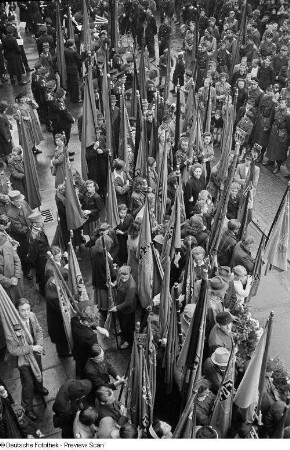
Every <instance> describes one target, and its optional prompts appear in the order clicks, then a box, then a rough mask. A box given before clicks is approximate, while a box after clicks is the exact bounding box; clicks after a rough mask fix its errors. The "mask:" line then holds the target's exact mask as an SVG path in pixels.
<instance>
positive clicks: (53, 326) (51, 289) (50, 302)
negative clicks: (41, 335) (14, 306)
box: [45, 276, 71, 358]
mask: <svg viewBox="0 0 290 450" xmlns="http://www.w3.org/2000/svg"><path fill="white" fill-rule="evenodd" d="M45 303H46V319H47V330H48V335H49V337H50V340H51V342H53V343H54V344H55V347H56V352H57V355H58V357H59V358H66V357H69V356H71V355H70V351H69V347H68V343H67V338H66V333H65V329H64V323H63V317H62V312H61V309H60V304H59V298H58V293H57V288H56V285H55V279H54V277H53V276H51V277H49V278H48V280H47V282H46V285H45Z"/></svg>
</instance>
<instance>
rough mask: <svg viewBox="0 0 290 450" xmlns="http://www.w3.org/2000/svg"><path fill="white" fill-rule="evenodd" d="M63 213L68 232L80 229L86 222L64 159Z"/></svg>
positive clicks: (68, 167) (69, 169)
mask: <svg viewBox="0 0 290 450" xmlns="http://www.w3.org/2000/svg"><path fill="white" fill-rule="evenodd" d="M65 212H66V221H67V228H68V230H76V229H77V228H80V227H81V226H82V225H83V224H84V223H85V221H86V219H85V217H84V214H83V211H82V209H81V205H80V201H79V199H78V196H77V193H76V191H75V188H74V184H73V176H72V172H71V168H70V166H69V163H68V161H67V157H66V158H65Z"/></svg>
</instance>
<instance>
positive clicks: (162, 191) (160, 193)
mask: <svg viewBox="0 0 290 450" xmlns="http://www.w3.org/2000/svg"><path fill="white" fill-rule="evenodd" d="M166 136H167V133H166V132H165V141H164V148H163V153H162V160H161V166H160V167H158V178H157V186H156V192H155V215H156V220H157V222H158V223H162V222H163V218H164V215H165V212H166V206H167V178H168V167H167V149H166V144H167V139H166Z"/></svg>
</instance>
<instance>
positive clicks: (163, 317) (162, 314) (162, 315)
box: [159, 256, 172, 337]
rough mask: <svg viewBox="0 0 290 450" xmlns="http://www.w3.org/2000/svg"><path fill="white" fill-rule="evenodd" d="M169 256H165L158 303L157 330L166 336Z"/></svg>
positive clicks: (168, 308)
mask: <svg viewBox="0 0 290 450" xmlns="http://www.w3.org/2000/svg"><path fill="white" fill-rule="evenodd" d="M170 269H171V261H170V257H169V256H166V260H165V262H164V277H163V280H162V283H161V289H160V305H159V330H160V335H161V337H166V336H167V332H168V326H169V318H170V305H171V303H172V299H171V293H170Z"/></svg>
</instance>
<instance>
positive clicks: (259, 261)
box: [247, 233, 266, 302]
mask: <svg viewBox="0 0 290 450" xmlns="http://www.w3.org/2000/svg"><path fill="white" fill-rule="evenodd" d="M265 242H266V236H265V234H264V233H263V234H262V237H261V240H260V244H259V248H258V251H257V255H256V258H255V264H254V269H253V274H252V277H253V282H252V285H251V290H250V294H249V295H248V297H247V302H249V301H250V300H251V298H252V297H255V296H256V295H257V292H258V289H259V285H260V281H261V274H262V265H263V256H264V251H265Z"/></svg>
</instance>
